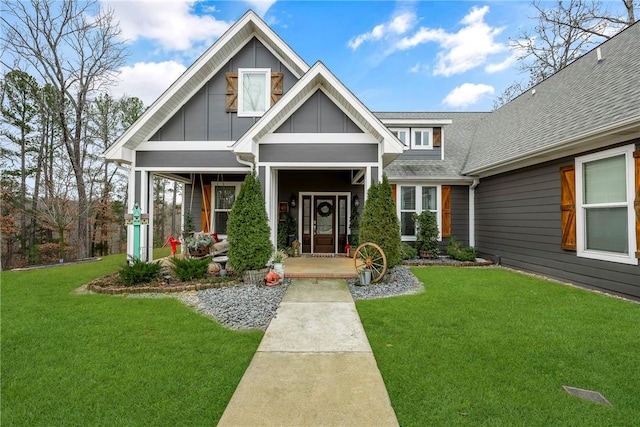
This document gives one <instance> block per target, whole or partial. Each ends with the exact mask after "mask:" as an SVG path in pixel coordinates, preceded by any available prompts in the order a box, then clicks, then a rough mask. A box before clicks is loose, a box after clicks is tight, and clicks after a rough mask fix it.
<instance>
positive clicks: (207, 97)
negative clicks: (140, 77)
mask: <svg viewBox="0 0 640 427" xmlns="http://www.w3.org/2000/svg"><path fill="white" fill-rule="evenodd" d="M238 68H270V69H271V71H273V72H282V73H283V74H284V76H283V88H282V90H283V92H284V93H286V92H287V91H288V90H289V89H291V87H292V86H293V85H294V84H295V83H296V82H297V79H296V77H295V76H294V75H293V74H292V73H291V72H290V71H289V70H288V69H287V68H286V67H285V66H284V65H283V64H282V63H281V62H280V61H278V59H277V58H276V57H275V56H273V55H272V54H271V52H269V50H268V49H267V48H266V47H265V46H264V45H263V44H262V43H260V42H259V41H258V40H257V39H255V38H254V39H252V40H251V41H249V43H247V44H246V45H245V46H244V47H243V48H242V49H241V50H240V51H239V52H238V53H237V54H236V55H235V56H234V57H233V58H232V59H231V60H230V61H229V62H227V64H225V66H224V67H222V69H221V70H220V71H219V72H218V73H217V74H216V75H215V76H213V77H212V78H211V80H209V81H208V82H207V83H206V84H205V86H203V87H202V89H200V90H199V91H198V92H197V93H196V94H195V95H194V96H193V97H192V98H191V99H190V100H189V101H187V103H186V104H185V105H184V106H182V108H180V110H178V112H176V114H175V115H174V116H173V117H171V119H169V121H167V123H165V125H164V126H162V127H161V128H160V129H159V130H158V132H156V134H154V135H153V136H152V137H151V138H150V140H152V141H234V140H237V139H238V138H239V137H240V136H242V135H243V134H244V133H245V132H246V131H247V130H248V129H249V128H250V127H251V126H252V125H253V124H254V123H255V122H256V121H257V120H258V118H254V117H238V115H237V113H227V112H226V111H225V94H226V91H227V83H226V79H225V73H227V72H237V71H238Z"/></svg>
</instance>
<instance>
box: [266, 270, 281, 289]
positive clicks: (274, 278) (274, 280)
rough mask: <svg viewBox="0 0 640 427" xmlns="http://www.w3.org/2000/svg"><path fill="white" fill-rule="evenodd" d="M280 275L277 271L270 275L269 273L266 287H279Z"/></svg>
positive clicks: (271, 272)
mask: <svg viewBox="0 0 640 427" xmlns="http://www.w3.org/2000/svg"><path fill="white" fill-rule="evenodd" d="M280 279H281V277H280V275H279V274H278V273H276V272H275V271H270V272H269V273H267V276H266V277H265V280H266V281H267V283H266V285H267V286H274V285H277V284H278V283H280Z"/></svg>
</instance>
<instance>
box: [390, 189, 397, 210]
mask: <svg viewBox="0 0 640 427" xmlns="http://www.w3.org/2000/svg"><path fill="white" fill-rule="evenodd" d="M391 197H392V198H393V203H394V204H395V205H396V206H397V205H398V202H396V185H395V184H391Z"/></svg>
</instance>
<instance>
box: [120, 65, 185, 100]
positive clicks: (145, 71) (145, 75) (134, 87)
mask: <svg viewBox="0 0 640 427" xmlns="http://www.w3.org/2000/svg"><path fill="white" fill-rule="evenodd" d="M185 70H186V67H185V66H184V65H182V64H180V63H179V62H176V61H165V62H137V63H135V64H134V65H133V66H125V67H122V68H120V75H119V79H120V84H118V85H117V86H116V87H115V88H114V89H113V90H112V91H111V94H112V95H113V96H114V97H115V98H120V97H121V96H122V95H125V94H126V95H127V96H137V97H138V98H140V99H141V100H142V102H143V103H144V105H145V106H149V105H151V104H152V103H153V101H155V100H156V98H157V97H159V96H160V94H162V92H164V91H165V90H166V89H167V88H168V87H169V86H170V85H171V84H172V83H173V82H174V81H175V80H176V79H177V78H178V77H179V76H180V75H181V74H182V73H183V72H184V71H185Z"/></svg>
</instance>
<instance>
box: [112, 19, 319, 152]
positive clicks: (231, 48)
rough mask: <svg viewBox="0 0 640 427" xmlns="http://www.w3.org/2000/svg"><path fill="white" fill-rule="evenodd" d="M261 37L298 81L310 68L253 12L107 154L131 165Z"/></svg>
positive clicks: (167, 91) (143, 115) (227, 34)
mask: <svg viewBox="0 0 640 427" xmlns="http://www.w3.org/2000/svg"><path fill="white" fill-rule="evenodd" d="M253 37H257V38H258V39H259V40H260V41H261V42H262V44H264V46H266V47H267V48H268V49H269V50H270V51H271V53H273V54H274V55H275V56H276V57H277V58H278V59H280V61H282V63H283V64H285V66H286V67H287V68H288V69H289V70H290V71H291V72H292V73H293V74H294V75H295V76H296V77H297V78H300V77H301V76H302V75H303V74H304V73H306V72H307V71H308V69H309V66H308V65H307V63H306V62H304V60H303V59H302V58H300V57H299V56H298V55H297V54H296V53H295V52H294V51H293V50H292V49H291V48H290V47H289V46H288V45H287V44H286V43H285V42H284V41H283V40H282V39H281V38H280V37H279V36H278V35H277V34H276V33H275V32H274V31H273V30H271V28H269V26H267V24H265V22H264V21H263V20H262V19H260V17H258V15H256V14H255V13H254V12H253V11H251V10H250V11H248V12H247V13H245V14H244V15H243V16H242V18H240V19H239V20H238V21H237V22H236V23H235V24H233V25H232V26H231V27H230V28H229V29H228V30H227V31H226V32H225V33H224V34H223V35H222V36H220V38H219V39H218V40H217V41H216V42H215V43H214V44H213V45H212V46H211V47H210V48H209V49H207V51H206V52H205V53H203V54H202V55H201V56H200V57H199V58H198V59H197V60H196V61H195V62H194V63H193V64H192V65H191V66H190V67H189V68H188V69H187V70H186V71H185V72H184V73H183V74H182V75H181V76H180V77H179V78H178V79H177V80H176V81H175V82H174V83H173V84H172V85H171V86H170V87H169V88H168V89H167V90H166V91H165V92H164V93H163V94H162V95H160V97H159V98H158V99H157V100H156V101H155V102H154V103H153V104H151V106H150V107H149V108H148V109H147V110H146V111H145V112H144V113H143V114H142V116H140V118H139V119H138V120H137V121H136V122H135V123H134V124H133V125H131V126H130V127H129V128H128V129H127V130H126V131H125V132H124V133H123V134H122V135H121V136H120V138H118V140H117V141H116V142H115V143H114V144H113V145H112V146H111V147H109V149H108V150H107V151H106V152H105V153H104V155H105V157H106V158H107V159H113V160H124V161H131V153H130V151H131V150H133V149H135V148H136V147H137V146H138V144H140V143H141V142H142V141H145V140H148V139H149V138H150V137H151V136H152V135H153V134H154V133H155V132H156V131H157V130H158V129H159V128H160V127H162V125H164V124H165V123H166V122H167V120H169V119H170V118H171V117H172V116H173V115H174V114H175V113H176V112H177V111H178V110H179V109H180V107H182V106H183V105H184V104H185V103H186V102H187V101H188V100H189V99H190V98H191V97H192V96H193V95H195V94H196V93H197V92H198V90H200V89H201V88H202V87H203V86H204V85H205V84H206V83H207V82H208V81H209V80H210V79H211V78H212V77H213V76H214V75H215V74H216V73H217V72H218V71H219V70H220V69H221V68H222V67H223V66H224V65H225V64H226V63H227V62H228V60H229V59H230V58H232V57H233V56H234V55H235V54H236V53H237V52H238V51H239V50H240V49H241V48H242V47H243V46H244V45H246V44H247V43H248V42H249V41H250V40H251V39H252V38H253Z"/></svg>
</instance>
